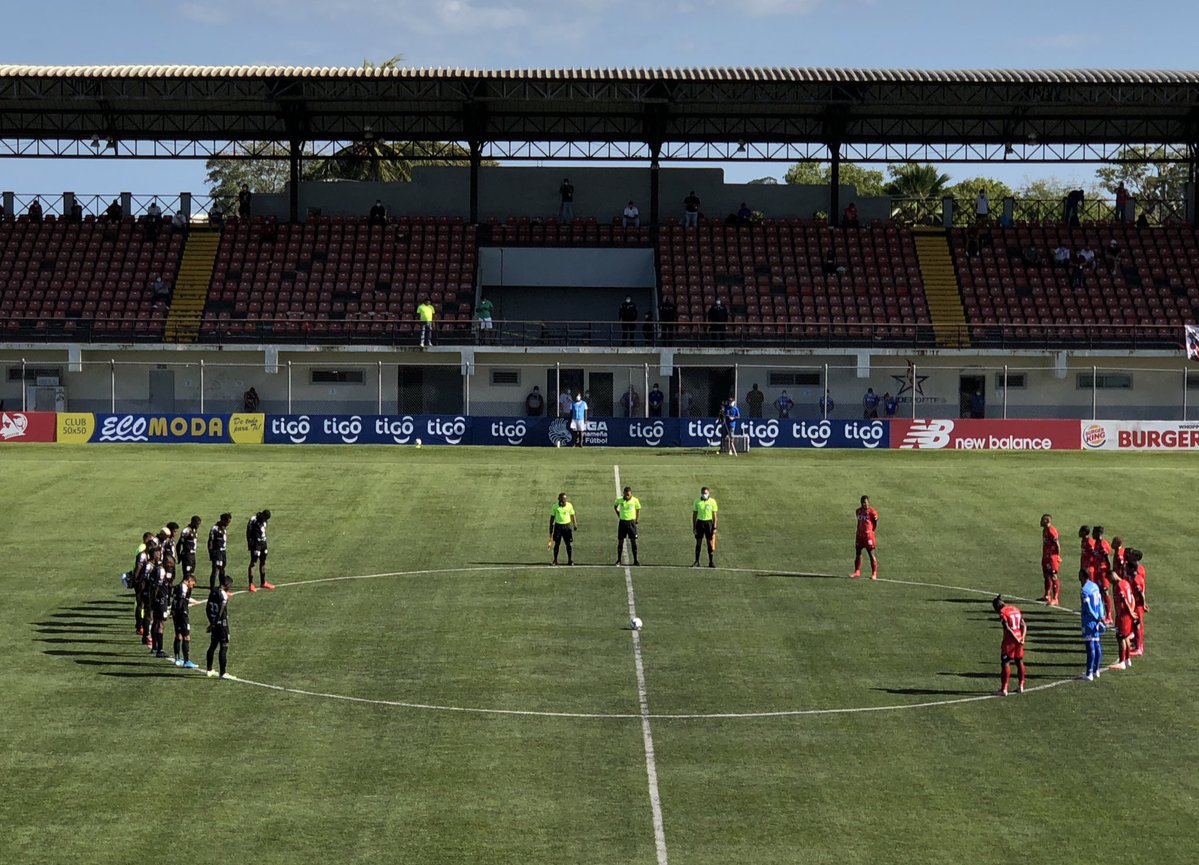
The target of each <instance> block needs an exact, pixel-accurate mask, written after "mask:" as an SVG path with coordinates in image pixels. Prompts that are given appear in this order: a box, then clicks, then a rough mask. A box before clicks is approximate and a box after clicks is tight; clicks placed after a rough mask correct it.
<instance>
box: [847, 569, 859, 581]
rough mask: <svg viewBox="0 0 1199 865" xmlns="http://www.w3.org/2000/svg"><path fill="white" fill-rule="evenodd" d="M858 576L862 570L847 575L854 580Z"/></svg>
mask: <svg viewBox="0 0 1199 865" xmlns="http://www.w3.org/2000/svg"><path fill="white" fill-rule="evenodd" d="M860 576H862V572H861V571H854V572H853V573H852V574H850V575H849V578H850V579H851V580H856V579H857V578H858V577H860Z"/></svg>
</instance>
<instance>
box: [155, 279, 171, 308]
mask: <svg viewBox="0 0 1199 865" xmlns="http://www.w3.org/2000/svg"><path fill="white" fill-rule="evenodd" d="M170 299H171V287H170V285H168V284H167V282H166V280H164V279H163V278H162V275H161V274H160V275H158V276H156V277H154V306H155V307H156V308H157V306H158V304H160V303H166V302H168V301H169V300H170Z"/></svg>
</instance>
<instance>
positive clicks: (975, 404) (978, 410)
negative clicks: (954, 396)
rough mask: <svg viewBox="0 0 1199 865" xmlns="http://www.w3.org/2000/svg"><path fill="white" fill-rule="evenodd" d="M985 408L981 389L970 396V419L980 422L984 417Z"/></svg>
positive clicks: (985, 403) (985, 404)
mask: <svg viewBox="0 0 1199 865" xmlns="http://www.w3.org/2000/svg"><path fill="white" fill-rule="evenodd" d="M986 407H987V402H986V399H985V398H984V397H983V392H982V389H981V388H979V389H978V390H976V391H975V392H974V393H972V394H971V395H970V417H972V418H974V419H975V420H982V419H983V418H984V417H985V416H986Z"/></svg>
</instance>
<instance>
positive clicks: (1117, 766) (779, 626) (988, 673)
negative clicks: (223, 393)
mask: <svg viewBox="0 0 1199 865" xmlns="http://www.w3.org/2000/svg"><path fill="white" fill-rule="evenodd" d="M617 465H618V466H619V473H620V479H621V481H622V482H623V483H627V484H629V485H631V486H632V487H633V488H634V490H635V492H636V493H637V495H638V496H639V497H640V499H641V501H642V503H643V506H644V510H643V513H642V525H641V533H642V539H641V558H642V562H643V567H641V568H634V569H632V570H631V582H632V586H633V591H634V593H635V598H636V607H637V612H638V615H640V616H641V618H642V619H643V620H644V621H645V628H644V630H643V631H642V632H641V633H640V648H641V659H642V662H643V666H644V681H645V694H646V699H647V704H648V711H649V713H650V718H649V720H648V732H649V735H650V736H651V737H652V743H653V748H654V768H655V770H656V774H657V784H658V792H659V794H660V805H661V817H662V823H661V825H662V837H663V839H664V841H665V851H666V856H667V859H668V861H669V862H671V863H677V865H684V863H687V865H690V863H695V865H706V863H712V865H715V863H728V862H741V863H792V862H804V863H877V862H918V863H955V865H956V863H962V862H969V863H971V865H984V863H1009V862H1021V863H1054V865H1066V863H1076V862H1077V863H1084V862H1085V863H1091V862H1095V861H1127V862H1136V861H1145V862H1162V863H1184V862H1189V861H1193V860H1194V858H1195V851H1196V849H1197V844H1196V841H1195V839H1194V834H1193V833H1194V826H1195V825H1196V821H1197V819H1199V805H1197V794H1199V735H1197V734H1199V721H1197V720H1196V719H1197V717H1199V713H1197V712H1196V708H1197V701H1196V697H1195V694H1196V691H1195V687H1196V681H1197V680H1196V669H1197V668H1199V664H1197V663H1196V662H1197V660H1199V644H1197V641H1196V637H1197V636H1199V634H1197V633H1196V630H1195V627H1194V621H1195V614H1196V611H1199V589H1197V588H1196V582H1195V578H1194V574H1193V573H1192V569H1191V567H1190V566H1191V564H1192V563H1193V561H1194V555H1193V551H1192V548H1193V545H1194V524H1195V506H1194V501H1195V494H1196V490H1197V489H1199V471H1197V467H1199V463H1197V462H1196V460H1195V458H1194V457H1192V456H1184V455H1157V454H1155V455H1144V456H1138V455H1120V454H1115V455H1107V454H1077V453H1076V454H1012V455H999V454H993V453H962V454H955V453H921V452H864V453H853V452H841V453H823V452H812V451H807V452H803V451H791V452H768V451H755V452H753V453H751V454H749V455H747V456H742V457H738V458H736V459H733V458H726V457H718V456H715V455H711V454H703V453H699V452H657V451H648V450H636V451H621V450H609V449H594V450H592V449H589V450H586V451H582V452H580V451H569V450H542V451H536V450H503V449H451V448H431V447H430V448H423V449H420V450H417V449H415V448H403V449H400V448H387V449H385V448H378V449H375V448H319V447H307V448H299V447H297V448H283V447H280V448H246V447H241V448H239V447H232V448H222V447H204V446H194V447H187V446H178V447H173V446H163V447H152V446H145V447H143V446H114V447H80V448H66V447H54V446H46V447H42V446H35V445H21V446H8V447H5V448H3V450H0V478H3V485H2V489H3V490H4V497H5V505H6V507H5V515H4V519H3V526H4V528H3V530H2V531H0V588H2V590H3V596H2V602H0V650H2V653H3V655H2V656H3V664H2V666H0V694H2V695H3V696H2V700H3V702H2V707H3V708H2V714H3V723H0V779H2V780H0V815H2V816H0V827H2V831H0V862H6V863H58V862H64V863H65V862H70V863H128V862H133V861H139V860H141V859H144V858H145V857H147V856H149V857H152V858H161V859H165V860H170V861H181V862H186V863H188V865H206V863H220V865H229V863H235V862H253V863H258V865H260V863H296V862H337V863H343V862H370V863H378V862H413V863H416V862H419V863H467V862H479V863H483V862H486V863H555V865H561V863H589V865H595V863H629V862H644V863H655V862H657V861H659V851H658V849H657V847H656V837H655V830H654V824H653V809H652V807H651V797H650V793H649V789H650V788H649V783H648V780H647V752H646V747H645V738H644V735H643V725H642V718H641V710H640V704H639V694H638V677H637V672H636V665H635V657H634V640H633V634H632V633H631V632H630V631H629V630H627V628H626V622H627V618H628V594H627V585H626V574H625V570H624V568H620V567H613V566H611V565H610V562H611V561H612V560H613V559H614V558H615V554H616V546H615V516H614V514H613V512H612V502H613V499H614V498H615V488H616V480H615V474H614V466H617ZM704 484H706V485H709V486H711V487H712V489H713V492H714V495H715V496H716V498H717V499H718V501H719V503H720V517H721V522H720V535H719V537H720V546H719V551H718V556H719V558H718V564H719V565H720V568H719V569H717V570H708V569H706V568H704V569H700V570H692V569H690V568H688V567H686V565H689V564H690V562H691V558H692V550H693V541H692V539H691V536H690V531H689V527H690V503H691V501H692V500H693V499H694V497H695V495H696V494H697V492H698V490H699V487H700V486H701V485H704ZM560 490H565V491H567V492H568V493H569V494H570V496H571V498H572V501H573V502H574V503H575V506H576V508H577V510H578V516H579V522H580V526H581V530H580V532H579V535H578V538H577V547H576V559H577V560H578V561H579V562H580V563H582V564H583V565H585V566H582V567H576V568H574V569H567V568H557V569H551V568H549V567H547V564H548V561H549V557H548V555H547V553H546V525H547V523H548V516H549V508H550V506H551V504H552V503H553V500H554V497H555V496H556V494H557V493H558V492H559V491H560ZM863 493H867V494H869V495H870V496H871V499H872V501H873V503H874V505H875V507H876V508H877V509H878V510H879V512H880V514H881V521H880V526H879V558H880V561H881V576H882V577H883V580H881V581H879V582H878V583H870V582H869V581H851V580H848V579H845V575H846V574H848V573H849V570H850V566H851V564H852V554H853V531H854V522H853V510H854V508H855V507H856V505H857V499H858V496H859V495H861V494H863ZM264 507H269V508H271V510H272V511H273V513H274V518H273V519H272V521H271V525H270V550H271V552H270V577H271V579H272V580H273V581H274V582H276V583H278V584H279V588H278V589H277V590H276V591H274V592H263V593H259V594H257V595H253V596H251V595H247V594H245V593H241V594H238V595H237V596H236V597H235V598H234V600H233V602H232V605H231V618H232V626H233V639H232V645H231V649H230V671H231V672H232V673H234V674H236V675H237V676H239V677H241V678H243V679H245V680H248V681H242V682H222V681H213V680H208V679H206V678H205V677H204V676H202V675H197V674H194V673H191V674H189V673H185V672H184V671H182V670H177V669H176V668H175V667H174V666H172V665H170V664H169V663H166V662H162V661H154V660H152V659H150V658H148V657H147V655H146V653H145V652H144V651H143V649H142V647H141V646H140V644H139V643H138V642H137V641H136V639H135V637H134V634H133V624H132V621H131V620H132V611H131V603H130V601H129V599H128V597H127V594H126V593H125V592H124V591H122V590H120V588H119V586H118V582H117V576H118V574H119V572H120V571H122V570H125V569H126V568H127V567H128V566H129V564H130V563H131V561H132V554H133V550H134V547H135V544H136V541H137V540H138V538H139V536H140V533H141V531H143V530H144V529H154V528H157V527H159V526H161V525H162V524H163V523H164V522H166V521H168V520H171V519H174V520H177V521H178V522H180V523H186V521H187V519H188V518H189V517H190V516H191V515H192V514H193V513H196V514H199V515H201V516H202V517H203V518H204V526H203V531H204V533H205V534H206V533H207V529H208V527H209V526H210V525H211V524H212V521H213V519H214V518H215V516H216V515H217V514H219V513H220V512H221V511H223V510H229V511H232V512H233V514H234V523H233V526H232V528H231V531H230V537H231V556H230V570H231V572H232V573H233V574H234V576H235V586H236V587H237V588H239V589H240V588H244V583H245V579H244V574H245V570H244V569H245V565H246V554H245V552H244V547H243V544H242V543H241V540H242V537H243V529H244V526H245V521H246V519H247V518H248V516H249V514H250V513H251V512H252V511H255V510H259V509H261V508H264ZM1046 511H1048V512H1051V513H1053V514H1054V516H1055V518H1056V523H1057V525H1058V526H1059V528H1060V530H1061V533H1062V542H1063V548H1064V552H1065V556H1064V559H1065V572H1064V573H1063V593H1062V595H1063V600H1064V602H1065V604H1066V606H1069V607H1071V608H1075V607H1076V606H1077V590H1076V583H1075V581H1074V580H1072V579H1071V578H1070V566H1072V565H1074V564H1075V563H1076V562H1077V558H1076V553H1075V549H1076V541H1075V534H1076V530H1077V527H1078V525H1079V524H1080V523H1086V524H1088V525H1090V524H1094V523H1095V522H1101V523H1103V524H1104V525H1105V526H1106V527H1107V532H1108V537H1109V538H1111V537H1112V536H1114V535H1117V534H1119V535H1124V536H1125V537H1126V538H1127V539H1128V541H1129V543H1131V544H1132V545H1135V546H1139V547H1141V548H1143V549H1144V550H1145V551H1146V560H1145V564H1146V566H1147V570H1148V573H1149V595H1150V607H1151V612H1150V616H1149V621H1148V639H1147V654H1146V655H1145V657H1144V658H1139V659H1137V660H1136V662H1135V665H1134V668H1133V669H1132V670H1131V671H1128V672H1114V671H1113V672H1108V673H1105V674H1104V676H1103V677H1102V678H1101V680H1100V681H1099V682H1097V683H1086V682H1079V681H1074V680H1073V677H1074V676H1075V675H1076V674H1077V673H1079V672H1080V671H1081V669H1082V664H1083V656H1082V647H1081V643H1080V641H1079V639H1078V635H1077V619H1076V617H1075V616H1072V615H1070V614H1069V613H1068V612H1062V611H1051V610H1048V609H1046V608H1044V607H1042V606H1041V605H1038V604H1035V603H1032V602H1029V601H1019V602H1018V603H1020V605H1021V607H1022V608H1023V609H1024V610H1025V612H1026V614H1027V617H1028V619H1029V621H1030V628H1031V632H1030V635H1029V652H1028V661H1029V670H1030V680H1029V685H1030V686H1031V688H1032V689H1033V690H1031V691H1030V692H1029V693H1026V694H1024V695H1022V696H1018V697H1016V696H1013V697H1008V698H1006V699H981V700H972V699H970V698H972V697H979V696H982V695H985V694H988V693H990V692H991V691H993V690H994V689H995V687H996V686H997V675H998V653H999V641H1000V631H999V626H998V623H997V622H996V621H995V620H994V616H993V615H992V614H991V610H990V606H989V602H990V598H991V594H992V593H995V592H1003V593H1004V594H1005V595H1010V596H1013V597H1018V598H1025V599H1027V598H1032V597H1036V596H1038V595H1039V594H1040V589H1041V579H1040V568H1039V558H1040V533H1039V529H1038V520H1039V518H1040V515H1041V514H1042V513H1043V512H1046ZM200 558H201V563H200V574H201V580H200V584H199V586H198V587H197V594H198V595H199V596H201V597H203V596H204V595H205V594H206V591H207V590H206V586H207V561H206V557H205V556H204V555H203V553H201V557H200ZM369 575H379V576H372V577H371V578H369V579H340V578H344V577H358V576H369ZM317 580H322V581H321V582H314V581H317ZM192 619H193V623H198V627H196V637H195V641H196V646H195V649H194V650H193V658H197V659H198V660H199V661H200V663H201V664H203V654H204V651H205V649H206V648H207V640H206V637H205V635H204V633H203V625H204V622H203V613H202V608H196V609H195V610H194V611H193V616H192ZM170 632H171V629H170V625H169V624H168V626H167V647H168V649H169V647H170ZM1105 652H1106V655H1107V659H1108V660H1114V648H1113V646H1112V644H1111V643H1107V644H1106V645H1105ZM251 683H260V685H270V686H273V687H272V688H268V687H261V686H260V685H259V684H251ZM277 688H278V689H287V690H277ZM848 709H858V710H867V709H879V710H878V711H856V712H848V711H842V710H848ZM462 710H495V711H462ZM521 713H524V714H521ZM767 713H779V714H767Z"/></svg>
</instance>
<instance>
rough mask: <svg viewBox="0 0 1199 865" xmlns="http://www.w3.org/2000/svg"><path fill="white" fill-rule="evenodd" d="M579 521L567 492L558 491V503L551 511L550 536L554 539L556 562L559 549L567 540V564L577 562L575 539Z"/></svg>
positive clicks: (555, 562) (556, 562) (556, 561)
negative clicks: (567, 498) (568, 499)
mask: <svg viewBox="0 0 1199 865" xmlns="http://www.w3.org/2000/svg"><path fill="white" fill-rule="evenodd" d="M578 527H579V522H578V520H576V519H575V506H574V505H572V504H571V503H570V502H568V501H567V500H566V493H558V504H556V505H554V507H553V509H552V510H551V511H550V537H551V538H553V540H554V564H555V565H556V564H558V550H559V548H561V546H562V542H563V541H565V542H566V564H568V565H573V564H574V563H575V553H574V539H575V530H576V529H578Z"/></svg>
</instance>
